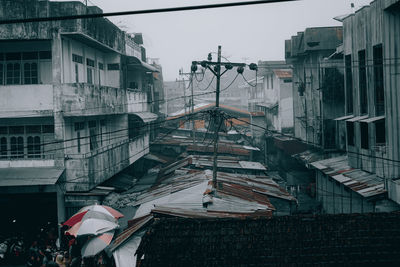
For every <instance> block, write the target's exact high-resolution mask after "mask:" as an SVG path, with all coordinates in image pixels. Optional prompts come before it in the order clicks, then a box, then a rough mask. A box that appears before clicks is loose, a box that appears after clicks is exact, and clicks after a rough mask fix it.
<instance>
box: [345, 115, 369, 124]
mask: <svg viewBox="0 0 400 267" xmlns="http://www.w3.org/2000/svg"><path fill="white" fill-rule="evenodd" d="M366 118H368V115H364V116H358V117H354V118H352V119H348V120H346V121H348V122H356V121H360V120H364V119H366Z"/></svg>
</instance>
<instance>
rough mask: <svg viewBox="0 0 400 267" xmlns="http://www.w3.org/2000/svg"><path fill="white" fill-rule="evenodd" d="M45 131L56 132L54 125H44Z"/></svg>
mask: <svg viewBox="0 0 400 267" xmlns="http://www.w3.org/2000/svg"><path fill="white" fill-rule="evenodd" d="M42 127H43V133H54V125H43V126H42Z"/></svg>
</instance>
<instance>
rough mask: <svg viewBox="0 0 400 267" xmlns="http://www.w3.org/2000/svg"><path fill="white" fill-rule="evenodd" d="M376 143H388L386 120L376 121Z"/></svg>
mask: <svg viewBox="0 0 400 267" xmlns="http://www.w3.org/2000/svg"><path fill="white" fill-rule="evenodd" d="M375 143H376V144H377V145H385V144H386V127H385V120H379V121H377V122H375Z"/></svg>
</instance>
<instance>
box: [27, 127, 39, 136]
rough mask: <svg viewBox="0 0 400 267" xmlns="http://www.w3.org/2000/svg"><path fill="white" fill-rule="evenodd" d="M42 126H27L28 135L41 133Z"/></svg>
mask: <svg viewBox="0 0 400 267" xmlns="http://www.w3.org/2000/svg"><path fill="white" fill-rule="evenodd" d="M41 132H42V130H41V125H27V126H26V133H27V134H33V133H41Z"/></svg>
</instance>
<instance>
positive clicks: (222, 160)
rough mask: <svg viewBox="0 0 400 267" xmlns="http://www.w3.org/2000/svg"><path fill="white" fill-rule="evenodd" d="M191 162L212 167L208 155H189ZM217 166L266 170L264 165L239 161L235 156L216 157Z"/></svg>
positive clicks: (199, 165) (198, 165)
mask: <svg viewBox="0 0 400 267" xmlns="http://www.w3.org/2000/svg"><path fill="white" fill-rule="evenodd" d="M189 158H191V159H192V164H193V165H195V166H196V167H212V166H213V157H212V156H208V155H191V156H189ZM217 166H218V168H230V169H242V170H259V171H266V170H267V168H265V166H264V165H262V164H261V163H259V162H254V161H241V160H239V159H238V158H236V157H227V156H219V157H218V158H217Z"/></svg>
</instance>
